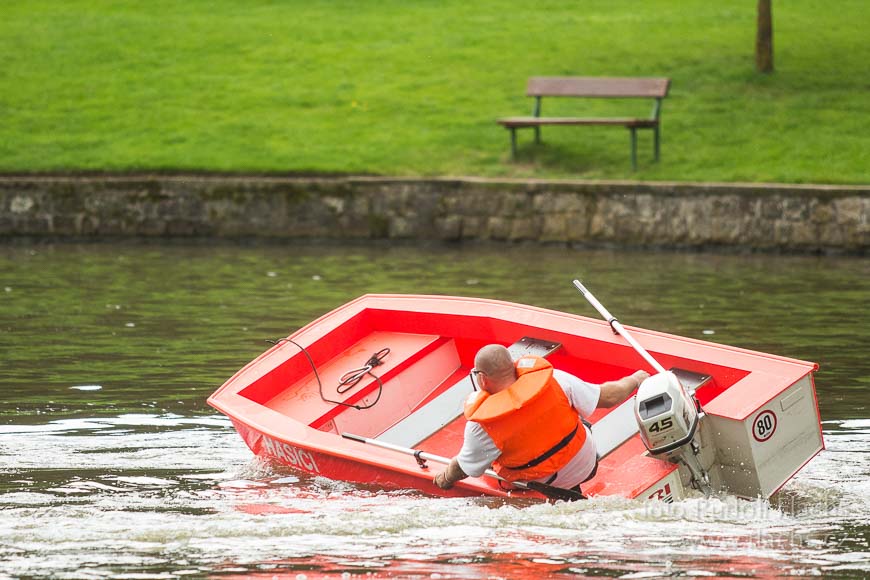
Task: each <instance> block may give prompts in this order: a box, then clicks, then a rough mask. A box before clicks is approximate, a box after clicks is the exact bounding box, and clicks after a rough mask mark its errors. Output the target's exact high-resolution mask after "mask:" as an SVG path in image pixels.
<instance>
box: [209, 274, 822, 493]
mask: <svg viewBox="0 0 870 580" xmlns="http://www.w3.org/2000/svg"><path fill="white" fill-rule="evenodd" d="M575 284H577V286H578V288H582V285H580V284H579V282H575ZM583 290H584V291H585V289H583ZM590 296H591V295H590ZM588 297H589V296H587V298H588ZM590 301H592V300H590ZM595 302H597V301H595ZM599 306H600V304H599ZM596 307H598V306H596ZM603 313H606V311H604V312H603ZM606 314H608V316H607V318H608V319H609V323H608V322H605V321H599V320H594V319H590V318H586V317H582V316H576V315H572V314H566V313H562V312H556V311H552V310H546V309H542V308H536V307H532V306H525V305H520V304H513V303H508V302H502V301H496V300H486V299H480V298H460V297H449V296H414V295H366V296H362V297H360V298H358V299H356V300H354V301H352V302H350V303H348V304H345V305H344V306H342V307H340V308H338V309H336V310H334V311H332V312H329V313H328V314H326V315H324V316H322V317H321V318H319V319H317V320H315V321H314V322H312V323H310V324H308V325H307V326H305V327H303V328H301V329H299V330H298V331H296V332H294V333H293V334H291V335H290V336H289V337H287V338H286V339H282V340H280V341H278V342H277V343H276V344H275V346H273V347H272V348H270V349H269V350H267V351H266V352H265V353H263V354H262V355H261V356H259V357H258V358H257V359H255V360H254V361H252V362H251V363H249V364H248V365H247V366H245V367H244V368H243V369H241V370H240V371H239V372H237V373H236V374H235V375H234V376H233V377H232V378H230V379H229V380H228V381H227V382H226V383H225V384H224V385H223V386H221V387H220V388H219V389H218V390H217V391H216V392H215V393H214V394H213V395H212V396H211V397H210V398H209V400H208V403H209V404H210V405H211V406H213V407H214V408H216V409H218V410H219V411H221V412H222V413H224V414H226V415H227V416H228V417H229V418H230V419H231V420H232V422H233V424H234V426H235V428H236V429H237V431H238V432H239V434H240V435H241V436H242V438H243V439H244V441H245V443H246V444H247V445H248V447H250V448H251V450H252V451H253V452H254V453H255V454H256V455H259V456H262V457H266V458H269V459H271V460H274V461H277V462H280V463H282V464H286V465H289V466H292V467H294V468H296V469H299V470H302V471H304V472H308V473H312V474H319V475H322V476H325V477H328V478H331V479H336V480H344V481H350V482H359V483H366V484H375V485H378V486H383V487H386V488H413V489H418V490H422V491H424V492H428V493H431V494H437V495H447V496H469V495H481V494H486V495H494V496H507V495H510V496H514V497H517V496H520V497H538V498H540V497H542V493H543V495H544V496H548V497H559V496H558V495H550V494H549V493H548V490H547V489H546V486H544V489H541V487H540V486H534V485H531V486H526V485H524V484H523V483H522V482H520V483H518V484H517V486H519V487H516V486H509V485H506V484H505V482H502V481H500V480H498V479H497V477H495V474H494V473H492V472H488V473H487V474H486V475H484V476H481V477H479V478H468V479H465V480H463V481H461V482H459V483H458V484H457V485H456V486H455V487H454V488H452V489H451V490H448V491H444V490H441V489H439V488H437V487H436V486H434V485H433V484H432V477H433V476H434V474H435V473H437V472H438V471H440V470H441V469H443V466H442V465H440V463H442V462H443V461H444V460H445V459H446V458H449V457H452V456H453V455H455V454H456V453H457V452H458V450H459V448H460V447H461V444H462V436H463V428H464V424H465V418H464V417H463V415H462V409H463V404H464V401H465V398H466V397H467V396H468V394H469V393H471V392H472V390H473V389H474V387H473V384H472V381H471V379H470V377H469V371H470V369H471V367H472V366H473V359H474V355H475V353H476V352H477V351H478V349H480V348H481V347H482V346H484V345H486V344H490V343H499V344H502V345H505V346H507V347H509V349H510V350H511V353H512V355H514V356H515V357H518V356H521V355H523V354H535V355H539V356H546V357H547V359H548V360H549V361H550V362H551V363H552V364H553V366H554V367H555V368H557V369H562V370H565V371H567V372H569V373H572V374H574V375H577V376H579V377H581V378H582V379H584V380H586V381H589V382H594V383H601V382H604V381H608V380H612V379H618V378H620V377H622V376H625V375H627V374H630V373H632V372H633V371H635V370H637V369H638V368H643V369H645V370H648V371H649V372H651V373H655V376H654V377H653V378H655V377H661V379H660V380H658V382H657V383H656V384H652V383H654V382H655V381H651V380H650V385H649V386H648V385H647V384H646V382H645V383H644V385H643V386H642V387H641V389H640V390H639V392H638V395H637V396H636V397H632V398H631V399H629V400H628V401H626V403H624V404H623V405H621V406H619V407H616V408H613V409H599V410H598V411H597V412H596V413H595V414H594V415H593V416H592V417H591V422H592V423H593V426H592V432H593V437H594V438H595V441H596V445H597V449H598V452H599V455H601V456H602V457H601V460H600V463H599V467H598V471H597V474H596V476H595V477H594V478H593V479H592V480H590V481H589V482H587V483H585V484H584V485H583V493H584V494H585V495H586V496H599V495H600V496H610V495H614V496H622V497H628V498H641V499H661V500H664V501H673V500H675V499H680V498H682V497H685V495H686V494H687V493H689V492H690V490H692V489H693V488H694V489H696V490H698V491H699V492H704V493H707V494H709V493H729V494H734V495H738V496H741V497H746V498H755V497H763V498H767V497H770V495H772V494H773V493H774V492H775V491H777V490H778V489H779V488H780V487H781V486H782V485H783V484H784V483H785V482H786V481H788V480H789V479H790V478H791V477H792V476H793V475H794V474H795V473H796V472H797V471H798V470H799V469H800V468H801V467H802V466H803V465H805V464H806V463H807V462H808V461H809V460H810V459H812V457H814V456H815V455H816V454H817V453H818V452H819V451H821V450H822V449H823V448H824V442H823V440H822V433H821V426H820V417H819V413H818V404H817V400H816V393H815V386H814V382H813V372H814V371H815V370H817V368H818V367H817V365H815V364H813V363H808V362H804V361H799V360H794V359H789V358H784V357H780V356H775V355H770V354H764V353H760V352H753V351H749V350H743V349H740V348H734V347H730V346H724V345H720V344H713V343H709V342H704V341H700V340H694V339H689V338H683V337H679V336H673V335H669V334H663V333H660V332H654V331H650V330H643V329H639V328H633V329H631V333H630V334H629V332H628V330H627V329H625V328H623V327H622V326H621V325H619V324H618V322H617V321H615V319H611V318H610V317H609V313H606ZM639 344H642V345H643V347H639V346H638V345H639ZM639 353H640V354H641V355H644V354H645V356H639ZM656 363H658V364H656ZM665 368H667V369H670V370H669V371H668V372H657V371H663V370H664V369H665ZM669 377H670V378H669ZM674 379H676V380H674ZM648 380H649V379H648ZM668 423H670V424H668ZM672 425H673V426H674V428H671V426H672ZM663 431H666V432H669V433H670V434H669V435H668V434H667V433H665V434H664V435H663V434H662V432H663Z"/></svg>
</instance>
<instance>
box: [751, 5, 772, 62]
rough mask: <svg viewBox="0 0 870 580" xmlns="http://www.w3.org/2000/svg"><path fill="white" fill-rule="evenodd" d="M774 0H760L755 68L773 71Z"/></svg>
mask: <svg viewBox="0 0 870 580" xmlns="http://www.w3.org/2000/svg"><path fill="white" fill-rule="evenodd" d="M772 3H773V0H758V31H757V33H756V36H755V68H756V69H757V70H758V72H760V73H771V72H773V14H772V12H773V10H772V6H771V4H772Z"/></svg>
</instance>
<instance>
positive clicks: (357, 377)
mask: <svg viewBox="0 0 870 580" xmlns="http://www.w3.org/2000/svg"><path fill="white" fill-rule="evenodd" d="M266 342H268V343H270V344H276V345H277V344H280V343H282V342H289V343H290V344H293V345H296V347H297V348H298V349H299V350H301V351H302V354H304V355H305V358H306V359H308V364H310V365H311V370H313V371H314V378H315V379H317V389H318V392H319V393H320V398H321V400H322V401H323V402H325V403H332V404H333V405H341V406H343V407H350V408H351V409H356V410H357V411H364V410H366V409H371V408H372V407H374V406H375V405H376V404H377V403H378V401H380V400H381V394H382V393H383V392H384V382H383V381H382V380H381V377H379V376H377V375H376V374H374V373H373V372H372V369H373V368H375V367H376V366H380V365H382V364H384V362H383V361H384V359H385V358H386V356H387V355H388V354H390V349H389V348H382V349H381V350H379V351H378V352H376V353H375V354H373V355H372V356H371V357H370V358H369V360H367V361H366V364H365V365H363V366H361V367H360V368H358V369H353V370H350V371H348V372H346V373H344V374H343V375H341V379H340V382H339V383H338V387H336V389H335V390H336V392H338V394H340V395H343V394H344V393H346V392H348V391H349V390H351V389H352V388H354V387H355V386H356V385H357V384H358V383H359V382H360V381H361V380H362V379H363V377H365V376H366V375H371V376H372V377H374V379H375V380H376V381H377V382H378V396H377V397H375V400H374V401H372V402H371V403H369V404H368V405H352V404H350V403H344V402H342V401H333V400H332V399H327V398H326V397H325V396H324V395H323V382H322V381H321V380H320V374H319V373H318V372H317V365H315V364H314V359H312V358H311V355H310V354H308V351H307V350H306V349H305V347H304V346H302V345H301V344H299V343H298V342H296V341H294V340H290V339H289V338H279V339H278V340H269V339H267V340H266Z"/></svg>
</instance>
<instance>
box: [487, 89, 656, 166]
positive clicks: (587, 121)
mask: <svg viewBox="0 0 870 580" xmlns="http://www.w3.org/2000/svg"><path fill="white" fill-rule="evenodd" d="M670 84H671V80H670V79H667V78H608V77H532V78H530V79H529V84H528V87H527V89H526V95H527V96H529V97H535V106H534V110H533V111H532V116H531V117H507V118H503V119H499V120H498V123H499V124H500V125H502V126H504V127H505V128H506V129H509V130H510V132H511V156H512V157H513V158H516V155H517V129H524V128H533V129H534V130H535V142H536V143H540V142H541V127H542V126H543V125H619V126H623V127H626V128H627V129H628V130H629V131H631V167H632V169H635V170H636V169H637V130H638V129H652V131H653V135H654V143H655V144H654V149H655V160H656V161H658V159H659V141H660V138H659V116H660V114H661V108H662V99H664V98H665V97H666V96H667V95H668V89H669V88H670ZM543 97H584V98H609V99H614V98H615V99H630V98H648V99H655V103H654V105H653V109H652V113H651V115H650V116H649V117H598V118H596V117H542V116H541V99H542V98H543Z"/></svg>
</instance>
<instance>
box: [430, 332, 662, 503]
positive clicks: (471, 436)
mask: <svg viewBox="0 0 870 580" xmlns="http://www.w3.org/2000/svg"><path fill="white" fill-rule="evenodd" d="M471 373H472V378H473V379H474V380H475V382H476V383H477V386H478V387H479V388H480V390H479V391H476V392H474V393H472V394H471V395H470V396H469V397H468V400H467V401H466V402H465V418H466V419H467V420H468V422H467V423H466V425H465V436H464V440H463V444H462V449H461V450H460V451H459V454H458V455H457V456H456V457H454V458H453V459H451V461H450V464H449V465H448V466H447V469H445V470H444V471H442V472H441V473H439V474H438V475H436V476H435V479H434V483H435V485H437V486H438V487H440V488H441V489H450V488H451V487H453V485H454V484H455V483H456V482H457V481H459V480H461V479H465V478H466V477H469V476H471V477H480V476H481V475H483V473H484V471H486V470H487V469H489V468H490V466H492V468H493V469H494V470H495V472H496V473H497V474H498V475H499V476H501V477H502V478H504V479H505V480H507V481H518V480H522V481H540V482H543V483H546V484H547V485H551V486H554V487H560V488H563V489H572V488H577V489H579V485H580V484H581V483H583V482H585V481H587V480H588V479H591V478H592V476H594V475H595V471H596V469H597V467H598V455H597V453H596V450H595V442H594V440H593V439H592V432H591V431H590V429H589V423H588V422H586V421H585V417H588V416H589V415H591V414H592V412H593V411H594V410H595V409H596V408H597V407H613V406H615V405H618V404H619V403H621V402H622V401H624V400H625V399H627V398H628V397H629V396H630V395H631V394H632V393H633V392H634V391H635V390H636V389H637V388H638V387H639V386H640V384H641V382H643V380H644V379H646V378H647V377H649V373H647V372H646V371H642V370H639V371H636V372H634V373H633V374H631V375H628V376H626V377H623V378H621V379H619V380H616V381H608V382H606V383H603V384H601V385H595V384H592V383H587V382H586V381H583V380H581V379H579V378H577V377H575V376H574V375H572V374H569V373H567V372H564V371H560V370H557V369H554V368H553V366H552V365H551V364H550V363H549V362H547V360H546V359H543V358H540V357H535V356H523V357H520V358H519V359H518V360H517V361H516V362H514V361H513V360H512V358H511V355H510V352H508V349H507V348H505V347H504V346H501V345H498V344H490V345H487V346H485V347H483V348H482V349H480V351H478V353H477V355H476V356H475V357H474V369H472V371H471Z"/></svg>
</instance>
